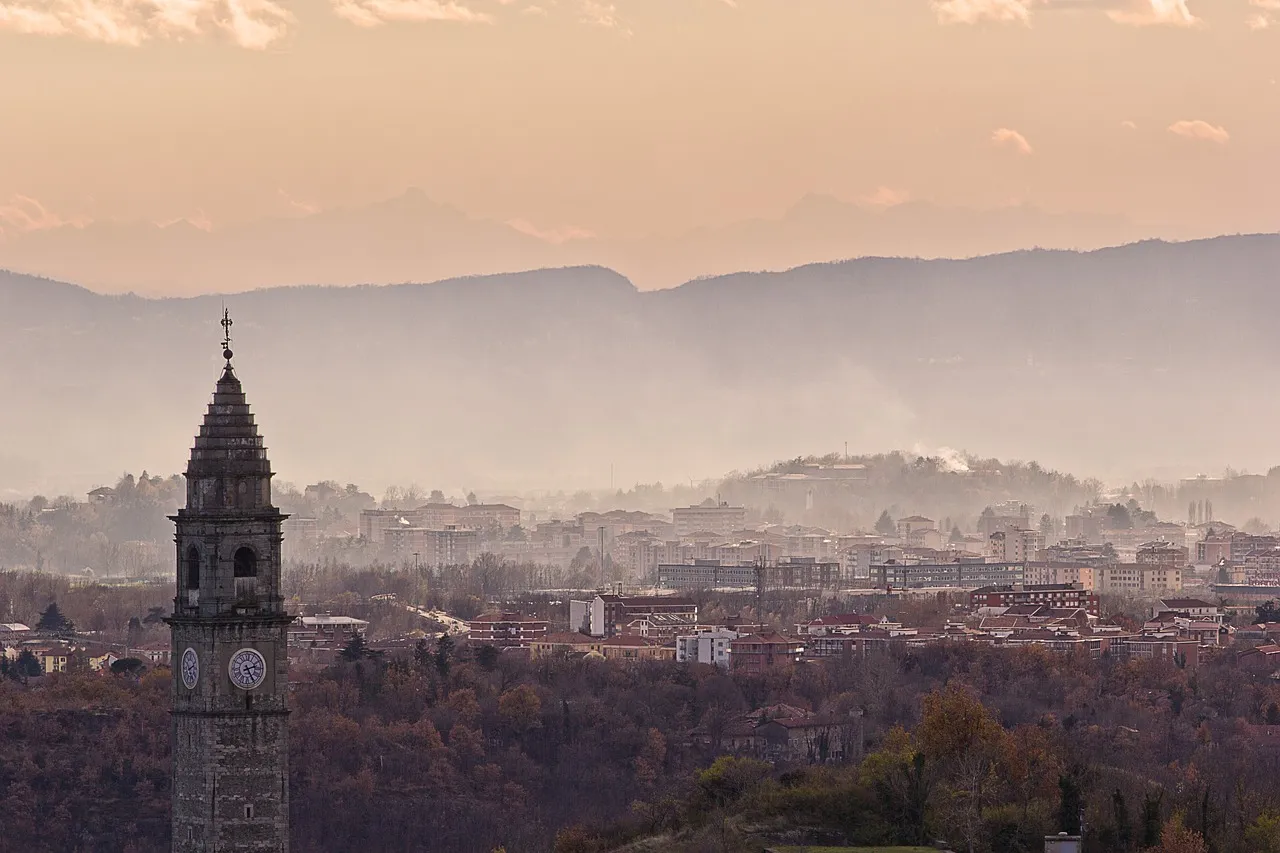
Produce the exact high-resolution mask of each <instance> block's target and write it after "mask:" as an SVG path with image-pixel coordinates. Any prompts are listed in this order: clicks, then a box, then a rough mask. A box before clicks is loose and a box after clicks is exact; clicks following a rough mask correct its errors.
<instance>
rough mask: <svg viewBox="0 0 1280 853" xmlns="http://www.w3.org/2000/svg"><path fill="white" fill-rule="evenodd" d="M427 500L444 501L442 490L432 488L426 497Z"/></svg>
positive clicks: (434, 502) (440, 502) (433, 501)
mask: <svg viewBox="0 0 1280 853" xmlns="http://www.w3.org/2000/svg"><path fill="white" fill-rule="evenodd" d="M427 500H428V501H429V502H431V503H433V504H442V503H444V492H442V491H440V490H439V489H432V490H431V497H429V498H427Z"/></svg>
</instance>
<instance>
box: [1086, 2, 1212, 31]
mask: <svg viewBox="0 0 1280 853" xmlns="http://www.w3.org/2000/svg"><path fill="white" fill-rule="evenodd" d="M1107 17H1109V18H1111V20H1113V21H1115V22H1117V23H1120V24H1131V25H1133V26H1139V27H1142V26H1150V25H1157V26H1170V27H1196V26H1199V25H1200V19H1199V18H1197V17H1196V16H1195V15H1193V14H1191V10H1190V9H1189V8H1188V7H1187V0H1132V2H1129V3H1125V4H1124V5H1123V7H1122V8H1119V9H1109V10H1107Z"/></svg>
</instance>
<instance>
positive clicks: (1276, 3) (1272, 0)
mask: <svg viewBox="0 0 1280 853" xmlns="http://www.w3.org/2000/svg"><path fill="white" fill-rule="evenodd" d="M1250 4H1251V5H1252V6H1253V7H1254V8H1256V9H1259V10H1261V11H1259V12H1257V13H1256V14H1254V15H1251V16H1250V17H1249V19H1248V20H1246V21H1245V23H1246V24H1247V25H1248V26H1249V29H1251V30H1267V29H1270V28H1271V27H1272V26H1274V25H1275V22H1276V13H1277V12H1280V0H1250Z"/></svg>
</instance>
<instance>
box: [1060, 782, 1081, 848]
mask: <svg viewBox="0 0 1280 853" xmlns="http://www.w3.org/2000/svg"><path fill="white" fill-rule="evenodd" d="M1083 808H1084V798H1083V796H1082V795H1081V791H1080V780H1079V778H1077V776H1076V774H1075V773H1063V774H1062V775H1061V776H1059V777H1058V831H1059V832H1065V833H1067V834H1068V835H1079V834H1080V812H1081V810H1082V809H1083Z"/></svg>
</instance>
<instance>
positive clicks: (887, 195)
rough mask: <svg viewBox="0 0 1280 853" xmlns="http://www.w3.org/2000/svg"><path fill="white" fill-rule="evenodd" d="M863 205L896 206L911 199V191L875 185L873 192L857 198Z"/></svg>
mask: <svg viewBox="0 0 1280 853" xmlns="http://www.w3.org/2000/svg"><path fill="white" fill-rule="evenodd" d="M858 201H859V203H861V204H862V205H863V206H864V207H885V208H888V207H897V206H898V205H900V204H906V203H907V202H909V201H911V193H909V192H907V191H906V190H896V189H894V188H893V187H876V190H875V192H873V193H870V194H869V195H864V196H863V197H862V198H860V199H858Z"/></svg>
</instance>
